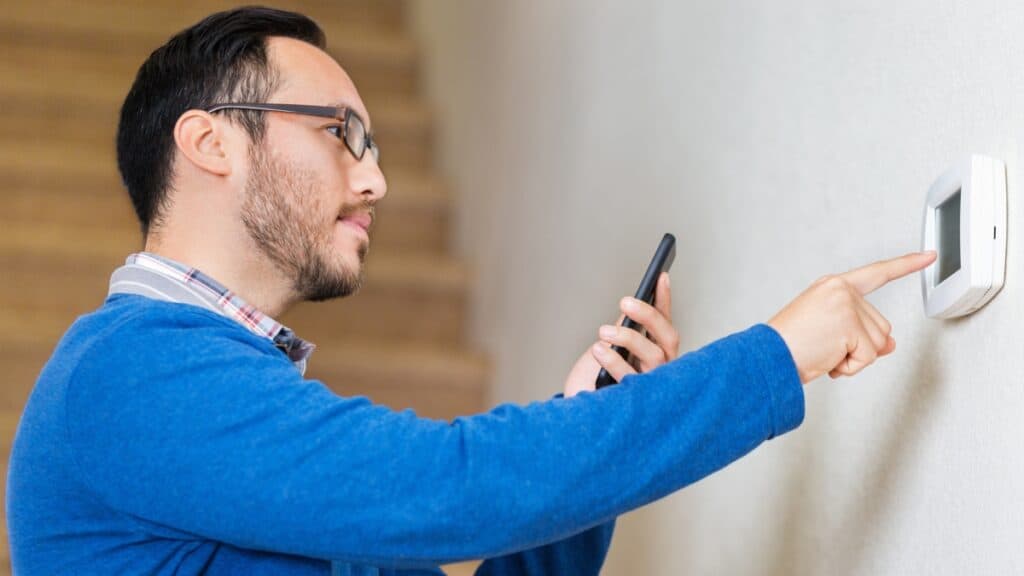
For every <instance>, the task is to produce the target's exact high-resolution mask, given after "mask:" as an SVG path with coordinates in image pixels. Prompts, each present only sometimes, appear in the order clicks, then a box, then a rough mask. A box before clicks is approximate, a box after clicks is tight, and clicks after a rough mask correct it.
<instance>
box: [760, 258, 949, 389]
mask: <svg viewBox="0 0 1024 576" xmlns="http://www.w3.org/2000/svg"><path fill="white" fill-rule="evenodd" d="M934 261H935V253H934V252H920V253H918V252H915V253H911V254H907V255H906V256H902V257H900V258H893V259H892V260H885V261H882V262H875V263H874V264H868V265H867V266H864V267H863V268H857V269H856V270H851V271H849V272H846V273H845V274H838V275H829V276H825V277H823V278H821V279H819V280H818V281H817V282H815V283H814V284H811V287H810V288H808V289H807V290H805V291H804V292H803V294H800V295H799V296H797V298H796V300H793V301H792V302H790V303H789V304H788V305H787V306H786V307H785V308H783V309H782V311H781V312H779V313H778V314H776V315H775V316H774V317H773V318H772V319H771V320H769V321H768V325H769V326H771V327H772V328H774V329H775V331H776V332H778V333H779V335H780V336H782V339H783V340H784V341H785V342H786V345H787V346H788V347H789V351H790V354H792V355H793V360H794V361H795V362H796V368H797V372H798V373H799V374H800V381H801V382H803V383H805V384H806V383H807V382H810V381H811V380H814V379H815V378H817V377H818V376H821V375H822V374H828V375H829V376H831V377H832V378H838V377H839V376H852V375H854V374H856V373H857V372H860V371H861V370H863V369H864V367H866V366H868V365H870V364H871V363H872V362H874V361H875V359H876V358H878V357H880V356H885V355H887V354H891V353H892V351H893V350H895V349H896V341H895V340H893V338H892V336H891V332H892V325H891V324H889V322H888V321H887V320H886V319H885V318H884V317H883V316H882V315H881V313H879V312H878V310H877V309H875V307H874V306H872V305H871V304H870V303H868V301H867V300H865V299H864V296H867V295H868V294H870V293H871V292H874V291H875V290H877V289H879V288H881V287H882V286H884V285H885V284H887V283H889V282H891V281H892V280H896V279H898V278H902V277H904V276H906V275H908V274H911V273H913V272H917V271H918V270H921V269H922V268H925V267H927V266H928V265H929V264H931V263H932V262H934Z"/></svg>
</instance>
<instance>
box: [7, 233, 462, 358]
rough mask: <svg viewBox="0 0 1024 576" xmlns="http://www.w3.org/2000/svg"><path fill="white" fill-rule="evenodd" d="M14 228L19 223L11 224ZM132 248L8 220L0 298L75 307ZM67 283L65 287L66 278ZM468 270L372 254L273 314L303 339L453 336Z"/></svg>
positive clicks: (17, 304)
mask: <svg viewBox="0 0 1024 576" xmlns="http://www.w3.org/2000/svg"><path fill="white" fill-rule="evenodd" d="M19 228H20V230H19ZM138 249H139V246H138V243H137V237H135V240H134V241H133V239H132V238H131V236H127V237H120V238H119V237H117V235H116V234H112V233H111V231H110V230H107V229H104V228H100V227H95V228H71V227H47V228H42V227H38V226H37V227H28V226H24V225H11V226H8V227H7V228H6V230H5V234H3V235H2V236H0V268H2V269H3V270H4V271H5V273H6V274H5V282H3V283H0V301H2V302H4V303H5V306H8V307H10V308H13V309H16V310H26V311H42V310H56V311H60V312H62V313H64V314H67V315H73V314H82V313H85V312H87V311H89V310H92V309H94V308H96V307H97V306H99V305H100V304H101V303H102V301H103V299H104V297H105V295H106V289H107V281H108V279H109V276H110V273H111V272H112V271H113V270H114V269H115V268H117V267H118V266H120V265H121V264H122V263H123V262H124V257H125V256H126V255H127V254H129V253H130V252H133V251H136V250H138ZM69 285H70V286H75V289H74V290H70V291H69V290H67V286H69ZM468 285H469V275H468V271H467V270H466V269H465V267H464V266H463V265H462V264H461V263H459V262H457V261H455V260H451V259H449V258H446V257H442V256H389V255H385V254H380V255H376V254H373V255H371V256H370V257H369V258H368V259H367V263H366V283H365V285H364V288H363V290H362V291H361V292H360V293H359V294H357V295H355V296H351V297H348V298H343V299H339V300H335V301H332V302H326V303H304V304H300V305H298V306H296V307H295V309H294V310H292V311H290V312H289V313H288V314H287V315H285V316H284V317H283V318H281V321H282V322H284V323H285V324H287V325H289V326H290V327H292V328H293V329H295V330H296V331H297V332H299V333H300V334H302V335H304V336H306V337H307V338H309V339H311V340H314V341H315V340H316V339H318V338H323V337H332V336H333V337H336V336H337V335H338V334H342V333H349V334H353V336H359V337H368V338H383V339H388V340H397V341H416V342H434V343H456V342H458V341H459V338H460V334H461V332H462V329H463V326H464V322H465V314H466V294H467V289H468Z"/></svg>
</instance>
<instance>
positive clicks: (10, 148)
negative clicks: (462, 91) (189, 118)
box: [0, 60, 433, 172]
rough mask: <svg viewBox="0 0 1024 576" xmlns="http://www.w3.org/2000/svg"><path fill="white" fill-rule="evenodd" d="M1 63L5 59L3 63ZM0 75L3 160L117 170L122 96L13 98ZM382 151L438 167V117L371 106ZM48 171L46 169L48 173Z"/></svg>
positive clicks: (390, 158) (386, 165)
mask: <svg viewBox="0 0 1024 576" xmlns="http://www.w3.org/2000/svg"><path fill="white" fill-rule="evenodd" d="M0 62H2V60H0ZM2 78H3V75H2V74H0V156H2V157H3V158H4V161H5V162H22V163H28V164H29V165H31V164H36V165H39V167H40V168H42V169H46V170H58V171H60V170H69V169H71V170H76V171H77V170H78V169H79V167H82V166H83V165H88V166H87V167H86V168H85V169H86V170H89V171H99V170H116V167H117V164H116V157H115V153H114V142H115V137H116V134H117V118H118V111H119V110H120V105H121V99H123V98H124V93H123V92H122V93H121V95H120V97H119V98H118V100H117V101H116V102H114V101H110V102H104V103H90V102H84V101H77V102H76V99H75V95H74V94H73V93H68V95H67V96H62V97H54V96H52V93H49V95H46V94H43V93H40V94H39V95H38V96H32V95H27V94H13V93H12V92H11V91H10V89H9V88H10V87H9V86H6V85H5V84H4V82H3V81H2ZM367 106H368V107H369V109H370V113H371V115H372V116H371V119H372V122H373V130H374V132H375V135H376V138H377V140H378V143H379V144H380V149H381V166H382V167H383V169H384V170H385V172H387V171H388V170H389V169H390V168H391V167H396V168H404V169H407V170H417V171H420V172H425V171H428V170H430V169H431V168H432V167H433V164H432V162H433V154H432V152H433V134H432V124H433V118H432V115H431V112H430V110H429V109H428V108H427V107H426V106H424V105H423V104H422V103H420V102H418V101H416V100H413V99H404V100H397V99H392V100H389V101H386V102H382V103H380V104H374V103H372V102H368V103H367ZM44 167H45V168H44Z"/></svg>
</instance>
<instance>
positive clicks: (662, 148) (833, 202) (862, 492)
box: [413, 0, 1024, 575]
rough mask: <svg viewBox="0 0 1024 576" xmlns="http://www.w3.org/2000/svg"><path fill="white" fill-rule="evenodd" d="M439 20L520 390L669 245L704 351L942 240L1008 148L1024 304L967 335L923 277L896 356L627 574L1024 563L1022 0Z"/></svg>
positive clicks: (588, 334)
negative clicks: (673, 240) (927, 235)
mask: <svg viewBox="0 0 1024 576" xmlns="http://www.w3.org/2000/svg"><path fill="white" fill-rule="evenodd" d="M413 21H414V23H415V25H416V28H417V30H418V31H419V34H420V36H421V40H422V41H423V42H424V44H425V45H426V47H427V48H428V49H429V51H430V53H431V54H432V60H431V64H430V66H429V68H428V70H429V74H428V81H429V83H430V88H431V92H432V94H433V95H434V101H435V105H436V107H437V110H438V115H439V117H440V119H441V125H442V127H443V130H444V136H443V138H442V139H441V141H440V142H438V147H439V150H440V151H441V153H442V155H443V157H444V166H445V167H446V169H447V172H448V175H449V176H450V178H451V180H452V181H453V182H454V183H455V185H456V190H457V192H458V193H459V194H460V210H461V225H460V230H459V234H458V239H457V244H458V247H459V249H460V250H461V251H462V252H463V253H464V254H465V255H467V256H468V257H469V258H470V259H471V261H473V262H474V263H475V266H476V272H477V278H478V285H479V294H478V295H477V300H476V303H475V308H474V313H475V320H474V326H473V333H474V334H475V337H476V339H477V340H478V342H479V343H481V345H483V346H485V347H487V348H488V349H489V350H490V351H491V352H492V354H494V358H495V359H496V366H497V379H496V388H495V396H496V400H510V401H525V400H530V399H536V398H543V397H546V396H548V395H550V394H551V393H553V392H555V391H557V390H558V389H559V387H560V385H561V382H562V379H563V378H564V376H565V374H566V372H567V371H568V369H569V367H570V366H571V364H572V362H573V361H574V359H575V358H576V356H578V355H579V353H580V352H581V351H582V350H583V349H584V348H585V347H586V346H587V345H588V344H589V343H590V342H591V341H592V340H593V339H594V338H595V336H596V330H597V326H598V325H599V324H600V323H602V322H608V321H611V320H613V319H614V317H615V303H616V301H617V299H618V297H619V296H621V295H624V294H627V293H630V292H632V290H633V289H634V288H635V283H636V282H637V279H638V278H639V276H640V274H641V273H642V271H643V268H644V266H646V263H647V259H648V258H649V256H650V253H651V252H652V251H653V249H654V246H655V245H656V243H657V241H658V239H659V237H660V235H661V234H662V233H663V232H665V231H672V232H674V233H675V234H676V235H677V237H678V238H679V240H680V243H681V244H680V246H679V254H678V256H677V259H676V264H675V267H674V270H673V274H672V278H673V293H674V299H675V303H676V306H675V310H674V317H675V322H676V323H677V325H678V327H679V328H680V331H681V332H682V334H683V338H684V345H685V347H686V348H695V347H699V346H700V345H702V344H704V343H707V342H709V341H711V340H714V339H715V338H718V337H720V336H722V335H725V334H727V333H729V332H731V331H735V330H739V329H742V328H745V327H746V326H748V325H750V324H752V323H756V322H760V321H764V320H766V319H767V318H769V317H770V316H771V315H772V314H773V313H774V312H775V311H776V310H777V309H778V308H780V307H781V306H782V305H784V304H785V303H786V302H787V301H788V300H789V299H791V298H792V297H794V296H795V295H796V294H797V293H799V291H801V290H802V289H803V288H804V287H805V286H806V285H807V284H809V283H810V282H812V281H813V280H814V279H815V278H817V277H818V276H820V275H822V274H824V273H827V272H836V271H842V270H845V269H848V268H850V267H854V266H857V265H860V264H862V263H866V262H869V261H873V260H876V259H880V258H883V257H888V256H894V255H898V254H900V253H903V252H906V251H910V250H914V249H916V248H917V247H918V244H919V240H920V234H921V230H920V226H921V223H920V221H921V209H922V206H923V202H924V197H925V193H926V191H927V188H928V186H929V184H930V183H931V181H932V180H933V179H934V178H935V177H937V176H938V175H939V174H940V173H941V172H943V171H944V170H945V169H946V168H947V167H949V166H950V165H951V164H953V163H954V162H955V161H957V160H958V159H960V158H962V157H964V156H965V155H967V154H969V153H972V152H977V153H987V154H991V155H994V156H997V157H999V158H1002V159H1003V160H1004V161H1005V162H1006V163H1007V166H1008V182H1009V221H1010V228H1009V251H1008V258H1007V259H1008V269H1007V279H1006V287H1005V288H1004V289H1003V291H1002V293H1000V294H999V296H997V298H996V299H995V300H994V301H993V302H992V303H990V304H989V305H988V306H987V307H986V308H984V309H983V310H981V311H980V312H978V313H977V314H975V315H973V316H971V317H969V318H966V319H963V320H959V321H951V322H939V321H933V320H928V319H926V318H925V317H924V314H923V312H922V306H921V296H920V286H919V281H918V278H916V277H914V278H912V279H906V280H903V281H901V282H897V283H894V284H892V285H890V286H888V287H886V288H884V289H882V290H881V291H879V292H878V293H876V294H875V295H873V296H872V297H871V301H872V302H873V303H874V304H875V305H876V306H877V307H878V308H879V309H880V310H881V311H882V312H883V313H884V314H886V315H887V316H888V317H889V319H890V320H892V322H893V324H894V326H895V333H894V335H895V337H896V340H897V342H898V348H897V351H896V353H895V354H894V355H893V356H892V357H890V358H887V359H884V360H883V361H881V362H879V363H878V364H877V365H875V366H873V367H871V368H869V369H868V370H867V371H865V372H864V373H862V374H861V375H858V376H856V377H854V378H850V379H844V380H839V381H832V380H829V379H828V378H825V379H822V380H819V381H816V382H814V383H812V384H810V385H809V386H808V387H807V389H806V392H807V418H806V420H805V422H804V424H803V425H802V426H801V427H800V428H799V429H797V430H796V431H794V432H792V433H790V434H788V435H786V436H785V437H782V438H779V439H776V440H773V441H771V442H768V443H766V444H764V445H762V446H761V447H760V448H758V449H757V450H756V451H755V452H754V453H752V454H751V455H749V456H748V457H746V458H744V459H742V460H740V461H738V462H736V463H735V464H733V465H732V466H730V467H728V468H727V469H725V470H724V471H722V472H720V473H718V474H716V475H714V476H712V477H710V478H707V479H705V480H702V481H701V482H699V483H697V484H696V485H694V486H691V487H689V488H687V489H685V490H682V491H681V492H679V493H677V494H675V495H673V496H671V497H669V498H667V499H665V500H663V501H660V502H658V503H656V504H654V505H651V506H649V507H647V508H645V509H642V510H640V511H637V512H634V513H632V514H629V515H627V516H626V517H625V518H623V520H622V521H621V523H620V529H619V532H618V533H617V535H616V540H615V543H614V545H613V547H612V554H611V557H610V559H609V562H608V567H607V570H606V573H607V574H612V575H628V574H641V573H642V574H654V575H677V574H749V575H754V574H777V575H782V574H808V575H810V574H925V573H927V574H950V575H953V574H1022V573H1024V547H1022V546H1021V537H1022V536H1024V493H1022V492H1021V489H1020V487H1021V485H1022V483H1024V482H1022V481H1024V380H1022V378H1021V376H1020V375H1021V373H1022V372H1024V354H1022V353H1021V352H1022V343H1024V331H1022V327H1024V300H1022V298H1021V295H1022V290H1024V284H1022V283H1024V276H1022V275H1021V266H1022V264H1021V262H1022V256H1024V254H1022V243H1024V240H1022V238H1024V233H1022V232H1021V229H1020V227H1021V226H1022V225H1024V218H1022V210H1024V208H1022V202H1021V201H1020V197H1021V193H1022V192H1024V189H1022V187H1021V184H1020V182H1021V176H1022V175H1021V171H1020V160H1019V152H1018V147H1019V145H1020V144H1019V143H1020V139H1021V137H1022V135H1024V72H1022V70H1024V34H1022V30H1024V26H1022V25H1024V5H1021V4H1019V3H1016V2H1010V1H995V0H951V1H949V2H941V3H936V2H930V1H925V0H914V1H900V2H882V1H865V2H856V3H840V2H815V1H812V0H806V1H803V2H800V1H794V0H779V1H776V2H755V1H752V0H748V1H745V2H740V1H735V0H732V1H730V0H725V1H721V2H671V1H669V0H664V1H654V0H647V1H637V2H629V3H626V2H614V3H613V2H594V1H591V0H563V1H560V2H546V1H543V0H524V1H517V2H514V3H513V2H500V1H497V0H488V1H475V2H471V1H468V0H464V1H459V0H434V1H431V2H429V3H428V2H422V3H414V17H413ZM638 465H642V463H638Z"/></svg>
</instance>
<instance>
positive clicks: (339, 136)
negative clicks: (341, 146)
mask: <svg viewBox="0 0 1024 576" xmlns="http://www.w3.org/2000/svg"><path fill="white" fill-rule="evenodd" d="M327 131H328V132H330V133H331V134H333V135H334V137H335V138H337V139H338V140H341V139H342V137H343V136H344V135H343V134H342V133H341V126H328V127H327Z"/></svg>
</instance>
